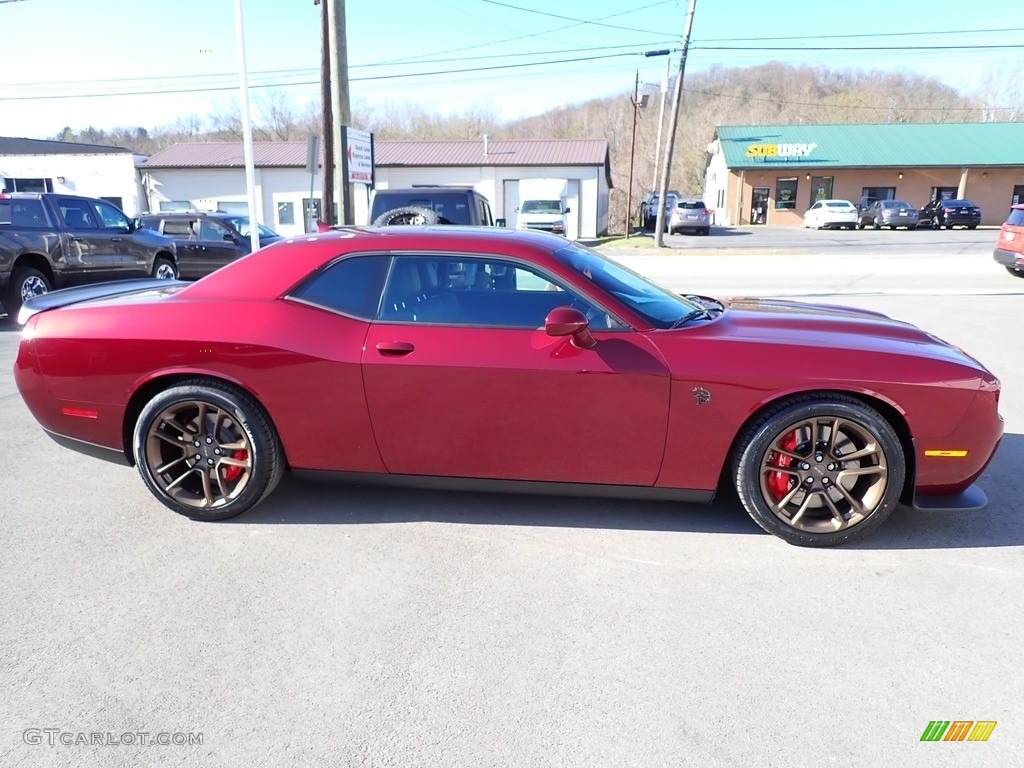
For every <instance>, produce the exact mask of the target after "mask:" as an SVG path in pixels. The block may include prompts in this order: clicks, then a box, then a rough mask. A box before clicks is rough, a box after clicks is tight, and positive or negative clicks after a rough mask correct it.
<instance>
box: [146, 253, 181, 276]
mask: <svg viewBox="0 0 1024 768" xmlns="http://www.w3.org/2000/svg"><path fill="white" fill-rule="evenodd" d="M152 275H153V277H157V278H160V279H161V280H177V279H178V267H177V266H176V265H175V263H174V262H173V261H171V260H170V259H165V258H163V257H162V256H161V257H160V258H158V259H156V260H154V261H153V272H152Z"/></svg>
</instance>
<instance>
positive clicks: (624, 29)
mask: <svg viewBox="0 0 1024 768" xmlns="http://www.w3.org/2000/svg"><path fill="white" fill-rule="evenodd" d="M480 2H481V3H487V4H488V5H498V6H501V7H502V8H511V9H512V10H514V11H522V12H523V13H536V14H537V15H539V16H548V17H549V18H552V19H561V20H562V21H572V22H575V23H576V25H579V24H588V25H590V26H594V27H607V28H608V29H615V30H619V31H620V32H650V30H649V29H636V28H635V27H620V26H616V25H614V24H602V23H601V22H599V21H588V20H587V19H575V18H573V17H572V16H559V15H558V14H557V13H549V12H547V11H538V10H536V9H534V8H522V7H520V6H518V5H511V4H510V3H502V2H499V1H498V0H480ZM628 12H629V13H635V12H636V9H632V10H630V11H628ZM615 15H616V16H621V15H622V14H615ZM609 18H610V17H609ZM551 31H552V32H557V31H558V30H551ZM542 34H549V33H547V32H545V33H542Z"/></svg>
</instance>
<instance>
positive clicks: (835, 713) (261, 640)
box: [0, 230, 1024, 767]
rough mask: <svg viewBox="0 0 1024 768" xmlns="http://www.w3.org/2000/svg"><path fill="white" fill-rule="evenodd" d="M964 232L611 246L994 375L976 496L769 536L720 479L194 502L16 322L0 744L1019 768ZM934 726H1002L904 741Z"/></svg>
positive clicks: (1000, 303) (1, 529)
mask: <svg viewBox="0 0 1024 768" xmlns="http://www.w3.org/2000/svg"><path fill="white" fill-rule="evenodd" d="M980 233H981V231H978V232H964V233H963V235H965V236H967V237H965V238H963V239H961V238H960V235H961V232H960V231H959V230H957V231H955V232H953V233H947V232H939V233H933V232H910V233H906V232H895V233H889V232H878V233H876V232H852V233H849V232H843V233H819V232H806V233H802V234H803V235H811V236H814V237H817V236H818V235H824V237H822V238H820V239H821V240H822V241H824V240H826V239H827V238H828V236H830V235H831V236H836V235H838V236H840V237H842V238H845V237H847V236H851V237H861V238H868V237H872V238H873V237H875V236H879V235H880V236H881V238H888V237H889V236H890V235H891V236H894V237H895V238H897V239H899V240H903V239H914V240H917V239H919V238H921V240H920V241H921V242H923V243H926V245H925V247H923V248H922V249H920V250H919V251H909V250H907V249H901V248H900V246H899V245H898V244H897V245H894V246H892V250H891V252H890V251H886V250H884V248H883V250H881V251H879V250H877V249H870V250H855V249H851V248H849V247H845V248H843V247H839V248H837V249H835V250H833V249H831V246H830V247H829V248H828V249H826V250H821V249H818V248H817V247H816V246H815V248H813V249H811V250H808V251H806V252H805V251H801V250H795V251H794V253H793V254H791V255H780V254H773V253H770V251H771V250H772V248H767V247H766V246H765V245H763V244H762V245H761V246H759V247H758V248H752V249H749V250H746V251H744V252H741V253H737V252H733V253H690V254H685V253H682V252H681V250H678V249H677V250H672V251H669V252H667V253H661V252H657V253H653V254H651V253H642V252H632V253H628V252H616V254H615V257H616V258H621V259H622V260H623V261H625V262H626V263H629V264H630V265H631V266H634V267H635V268H637V269H639V270H640V271H644V272H649V273H652V274H657V276H658V277H659V278H660V279H663V280H665V282H666V283H668V284H670V285H671V286H672V287H673V288H676V289H677V290H694V291H697V290H699V291H706V292H712V293H715V294H717V295H736V294H744V293H755V292H760V293H769V294H772V295H779V296H786V295H793V296H797V297H800V298H814V299H815V300H821V301H829V302H833V303H847V304H853V305H856V306H862V307H866V308H870V309H877V310H881V311H884V312H886V313H888V314H891V315H893V316H895V317H898V318H900V319H905V320H909V321H912V322H915V323H918V324H920V325H921V326H922V327H924V328H926V329H927V330H929V331H931V332H933V333H935V334H936V335H938V336H940V337H942V338H944V339H946V340H948V341H950V342H952V343H955V344H958V345H961V346H963V347H964V348H965V349H967V350H968V351H969V352H970V353H971V354H973V355H975V356H976V357H977V358H979V359H980V360H982V361H983V362H984V363H985V364H986V365H988V367H989V368H991V369H992V370H993V372H995V373H996V374H997V375H998V376H999V377H1000V378H1001V380H1002V382H1003V397H1002V404H1001V410H1002V413H1003V416H1004V418H1005V429H1006V435H1005V438H1004V441H1003V444H1002V446H1001V447H1000V449H999V452H998V453H997V455H996V457H995V459H994V461H993V463H992V464H991V466H990V467H989V469H988V470H987V471H986V472H985V474H984V476H983V477H982V479H981V481H980V484H981V485H982V487H983V488H984V489H985V491H986V492H987V493H988V496H989V502H990V503H989V506H988V508H987V509H985V510H984V511H982V512H977V513H971V514H963V513H960V514H957V513H939V514H935V513H933V514H924V513H916V512H913V511H910V510H900V511H898V512H897V513H896V514H895V515H894V516H893V517H892V518H891V519H890V520H889V521H887V522H886V524H885V525H884V526H883V527H882V528H881V529H880V530H879V531H878V532H877V533H876V534H875V535H874V536H872V537H871V538H869V539H867V540H865V541H863V542H862V543H859V544H856V545H854V546H850V547H846V548H838V549H831V550H806V549H799V548H795V547H791V546H787V545H786V544H784V543H782V542H781V541H780V540H778V539H775V538H773V537H771V536H768V535H767V534H764V533H762V532H761V531H760V529H759V528H757V527H756V526H755V525H754V523H753V522H751V521H750V520H749V518H747V516H746V514H745V513H744V512H743V511H742V509H741V507H740V506H739V504H738V502H737V501H736V500H735V499H734V498H731V497H729V498H722V499H719V500H718V501H716V503H715V504H714V505H712V506H710V507H703V506H691V505H680V504H673V503H664V502H634V501H628V502H627V501H619V500H614V501H602V500H597V501H595V500H577V499H553V498H547V497H527V496H503V495H486V494H471V493H461V494H460V493H440V492H422V491H404V490H384V489H373V488H360V487H356V488H351V487H342V486H333V485H316V484H308V483H300V482H297V481H294V480H286V481H285V482H284V483H283V484H282V487H281V488H280V489H279V490H278V492H277V493H276V494H275V495H274V496H272V497H271V498H270V499H269V500H268V501H266V502H265V503H264V504H262V505H261V506H260V507H258V508H257V509H255V510H253V511H252V512H250V513H249V514H247V515H244V516H242V517H239V518H235V519H234V520H231V521H227V522H225V523H220V524H199V523H193V522H190V521H188V520H186V519H184V518H180V517H178V516H176V515H174V514H173V513H171V512H169V511H168V510H167V509H165V508H164V507H162V506H160V505H159V504H158V503H156V502H155V501H154V500H153V499H152V498H151V497H150V496H149V494H148V492H146V490H145V489H144V487H143V485H142V483H141V481H140V480H139V479H138V478H137V476H136V475H135V474H134V472H133V471H132V470H129V469H126V468H121V467H116V466H113V465H107V464H103V463H100V462H97V461H95V460H91V459H88V458H86V457H83V456H80V455H78V454H75V453H71V452H69V451H66V450H64V449H62V448H59V447H57V446H56V445H55V444H53V443H52V442H50V441H49V440H48V438H46V437H45V436H44V435H43V434H42V432H41V431H40V430H39V428H38V427H37V426H36V424H35V422H34V421H33V419H32V418H31V416H30V415H29V414H28V412H27V410H26V409H25V407H24V405H23V404H22V402H21V399H20V397H19V396H18V394H17V392H16V390H15V387H14V384H13V378H12V375H11V366H12V363H13V359H14V354H15V350H16V346H17V343H18V339H19V335H18V333H17V332H16V331H15V330H13V329H11V328H9V327H7V328H5V329H4V330H3V331H0V424H2V425H3V434H4V436H5V437H6V440H5V445H6V451H7V457H6V458H7V461H6V467H5V469H4V473H3V475H2V477H3V480H2V492H0V536H2V541H3V544H2V548H0V583H2V584H3V585H4V588H3V589H2V590H0V616H3V617H4V620H3V622H2V623H0V649H2V650H0V653H2V663H0V684H2V687H3V690H4V691H5V695H4V696H3V697H0V723H3V726H2V727H0V765H5V766H7V765H18V766H21V765H24V766H36V765H40V766H43V765H45V766H52V765H67V766H79V765H93V764H102V765H123V766H135V765H142V764H145V765H211V766H212V765H216V766H219V765H225V766H227V765H251V766H281V765H296V766H308V765H345V766H392V765H393V766H452V765H466V766H470V765H472V766H509V765H515V766H551V765H563V766H588V767H590V766H598V765H601V766H603V765H637V766H641V765H642V766H679V765H694V766H735V765H778V766H821V765H836V766H854V765H856V766H863V765H900V766H903V765H907V766H912V765H983V766H989V765H990V766H1007V765H1014V764H1018V763H1019V755H1020V754H1022V752H1024V710H1022V706H1021V691H1022V690H1024V670H1022V665H1021V663H1020V643H1021V638H1022V637H1024V618H1022V616H1024V613H1022V611H1021V610H1020V608H1021V604H1022V597H1021V596H1022V595H1024V515H1022V511H1021V507H1020V502H1019V499H1020V498H1021V496H1022V493H1024V481H1022V479H1021V472H1020V468H1021V466H1022V465H1024V394H1022V393H1024V356H1022V355H1021V354H1020V351H1019V349H1020V347H1019V344H1017V343H1016V342H1015V341H1014V332H1015V329H1017V328H1020V327H1021V323H1022V321H1024V303H1022V302H1024V299H1022V296H1021V294H1022V293H1024V280H1020V279H1016V278H1013V277H1011V276H1010V275H1008V274H1006V272H1005V271H1004V270H1002V269H1001V268H999V267H998V266H996V265H994V264H993V263H992V262H991V244H992V242H993V240H994V236H993V233H992V232H987V233H984V238H983V237H982V236H981V234H980ZM790 234H791V235H792V233H790ZM934 235H938V236H940V238H946V237H950V236H952V237H954V238H956V241H955V243H954V244H953V245H947V246H945V247H937V246H938V244H939V239H938V238H936V239H935V240H934V241H929V240H927V239H926V238H929V237H931V236H934ZM683 237H685V238H686V240H687V241H699V242H701V243H702V245H703V244H705V243H707V242H709V241H714V240H715V235H712V236H711V237H710V238H692V237H686V236H680V238H683ZM740 237H741V236H738V235H737V236H736V239H739V238H740ZM780 237H782V235H780ZM972 237H976V238H978V239H977V242H976V243H975V244H974V245H971V243H972V242H974V241H973V240H972V239H971V238H972ZM983 240H984V241H987V251H986V250H985V248H986V246H985V243H984V242H982V241H983ZM929 243H930V244H929ZM876 245H879V246H882V245H884V241H883V240H881V239H880V240H879V243H877V244H876ZM779 248H783V246H779ZM758 288H762V289H765V290H762V291H758V290H756V289H758ZM324 439H325V440H330V439H343V436H336V435H325V436H324ZM609 450H623V447H622V446H609ZM933 720H950V721H953V720H989V721H996V722H997V726H996V728H995V730H994V731H993V732H992V735H991V737H990V739H989V740H988V741H987V742H984V743H923V742H921V741H920V738H921V735H922V733H923V731H924V730H925V728H926V727H927V726H928V724H929V722H930V721H933ZM142 733H145V734H147V735H146V736H145V737H142V736H140V735H139V734H142ZM80 734H85V737H84V739H83V738H81V737H80ZM91 734H100V737H99V742H98V743H96V742H94V741H93V740H92V736H91ZM125 734H129V738H128V739H127V742H128V743H126V739H125V738H123V737H124V735H125ZM158 734H169V735H174V736H175V737H176V738H177V741H178V742H185V743H170V744H166V745H158V744H152V743H149V742H151V741H152V740H154V739H155V738H156V736H157V735H158ZM197 734H198V735H199V736H198V738H197ZM167 740H169V741H172V742H173V741H175V740H174V739H167ZM65 741H67V742H70V743H68V744H65V743H64V742H65ZM83 741H84V743H83ZM111 741H113V742H114V743H111ZM143 741H145V742H147V743H145V744H143V743H142V742H143ZM197 741H199V742H201V743H195V742H197ZM190 742H191V743H190Z"/></svg>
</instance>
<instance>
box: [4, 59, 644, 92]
mask: <svg viewBox="0 0 1024 768" xmlns="http://www.w3.org/2000/svg"><path fill="white" fill-rule="evenodd" d="M640 55H642V53H641V52H634V53H609V54H605V55H602V56H583V57H577V58H572V59H554V60H550V61H534V62H524V63H522V64H496V65H493V66H489V67H471V68H466V69H444V70H435V71H432V72H410V73H404V74H398V75H371V76H368V77H352V78H349V82H353V83H355V82H369V81H380V80H396V79H400V78H413V77H432V76H434V75H461V74H467V73H471V72H493V71H496V70H504V69H520V68H523V67H539V66H547V65H551V64H575V63H579V62H586V61H599V60H601V59H617V58H625V57H633V56H640ZM319 82H320V81H319V80H302V81H297V82H292V83H254V84H252V85H250V86H249V87H250V88H252V89H256V88H280V87H293V86H306V85H318V84H319ZM237 87H238V86H237V85H223V86H219V85H218V86H207V87H203V88H172V89H164V90H159V91H111V92H106V93H66V94H49V95H34V96H0V101H40V100H45V99H95V98H109V97H120V96H152V95H157V94H159V95H163V94H175V93H215V92H217V91H228V90H234V89H236V88H237Z"/></svg>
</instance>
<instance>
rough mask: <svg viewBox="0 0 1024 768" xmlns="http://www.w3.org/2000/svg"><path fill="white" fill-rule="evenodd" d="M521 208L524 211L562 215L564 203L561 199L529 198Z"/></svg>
mask: <svg viewBox="0 0 1024 768" xmlns="http://www.w3.org/2000/svg"><path fill="white" fill-rule="evenodd" d="M520 210H521V211H522V212H523V213H551V214H555V215H558V216H560V215H561V214H562V203H561V201H560V200H527V201H526V202H525V203H523V207H522V208H521V209H520Z"/></svg>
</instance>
